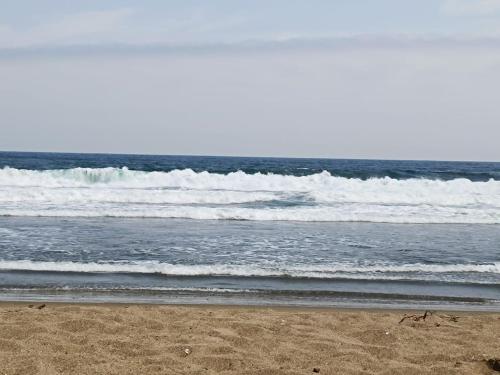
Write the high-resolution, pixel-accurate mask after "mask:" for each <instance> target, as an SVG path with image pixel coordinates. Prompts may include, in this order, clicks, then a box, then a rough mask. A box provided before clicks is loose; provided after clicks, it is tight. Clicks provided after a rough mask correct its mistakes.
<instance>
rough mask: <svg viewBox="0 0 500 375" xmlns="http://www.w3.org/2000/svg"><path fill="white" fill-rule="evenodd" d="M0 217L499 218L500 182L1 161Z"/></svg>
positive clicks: (414, 220)
mask: <svg viewBox="0 0 500 375" xmlns="http://www.w3.org/2000/svg"><path fill="white" fill-rule="evenodd" d="M0 215H3V216H89V217H100V216H111V217H158V218H191V219H212V220H214V219H233V220H282V221H287V220H293V221H371V222H392V223H485V224H497V223H500V181H497V180H489V181H470V180H468V179H463V178H462V179H454V180H448V181H443V180H431V179H424V178H418V179H405V180H398V179H393V178H389V177H385V178H370V179H367V180H362V179H357V178H346V177H337V176H333V175H331V174H330V173H329V172H322V173H317V174H312V175H307V176H293V175H279V174H262V173H256V174H247V173H244V172H241V171H238V172H232V173H228V174H218V173H209V172H194V171H193V170H190V169H183V170H173V171H170V172H144V171H135V170H129V169H127V168H94V169H93V168H74V169H60V170H43V171H38V170H22V169H16V168H9V167H5V168H3V169H0Z"/></svg>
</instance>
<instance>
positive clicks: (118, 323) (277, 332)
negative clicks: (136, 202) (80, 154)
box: [0, 301, 500, 375]
mask: <svg viewBox="0 0 500 375" xmlns="http://www.w3.org/2000/svg"><path fill="white" fill-rule="evenodd" d="M0 317H1V319H0V332H1V336H0V372H1V373H5V374H16V373H22V374H37V373H44V374H73V373H89V374H90V373H99V374H117V375H118V374H121V375H122V374H136V373H148V374H165V373H167V374H169V373H176V374H220V373H223V374H248V375H250V374H262V375H263V374H271V375H285V374H292V375H298V374H306V373H313V370H314V369H317V370H319V371H320V374H338V373H341V374H348V375H349V374H353V375H354V374H366V375H368V374H384V375H389V374H403V373H404V374H436V373H439V374H493V372H492V371H491V370H490V369H489V368H488V366H487V360H488V359H494V358H500V349H499V348H498V345H496V342H497V341H496V340H497V339H498V337H497V335H496V332H499V330H500V313H492V312H471V311H467V312H463V311H462V312H457V311H447V312H445V311H434V312H433V313H430V314H427V315H426V316H425V317H424V311H423V310H382V309H380V310H379V309H361V308H360V309H357V308H356V309H349V308H324V307H321V308H317V307H294V306H273V307H267V306H241V305H159V304H118V303H97V304H96V303H94V304H91V303H82V302H74V303H57V302H42V301H37V302H35V303H28V302H6V301H0ZM404 317H407V318H405V319H403V318H404Z"/></svg>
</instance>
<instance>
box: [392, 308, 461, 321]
mask: <svg viewBox="0 0 500 375" xmlns="http://www.w3.org/2000/svg"><path fill="white" fill-rule="evenodd" d="M431 315H436V316H438V317H440V318H441V319H445V320H449V321H450V322H458V318H459V316H456V315H445V314H441V315H439V314H435V313H433V312H432V311H429V310H425V312H424V313H423V314H422V315H417V314H411V315H408V314H405V315H404V316H403V318H401V320H400V321H399V323H398V324H401V323H403V322H404V321H405V320H406V319H410V320H413V321H414V322H419V321H421V320H425V319H427V318H428V317H430V316H431Z"/></svg>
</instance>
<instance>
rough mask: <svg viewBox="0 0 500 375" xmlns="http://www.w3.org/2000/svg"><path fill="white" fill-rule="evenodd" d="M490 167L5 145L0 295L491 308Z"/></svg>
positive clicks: (497, 252)
mask: <svg viewBox="0 0 500 375" xmlns="http://www.w3.org/2000/svg"><path fill="white" fill-rule="evenodd" d="M124 167H125V168H124ZM499 178H500V163H473V162H423V161H380V160H328V159H282V158H223V157H192V156H143V155H86V154H40V153H0V298H3V299H37V298H52V299H54V300H74V299H77V300H82V299H83V300H88V301H90V300H98V301H109V300H114V301H143V302H144V301H145V302H169V303H176V302H190V303H251V304H306V305H341V306H392V307H408V306H412V307H421V306H426V307H435V308H439V307H445V308H450V307H454V308H469V309H470V308H472V309H478V310H479V309H500V226H499V223H500V182H499Z"/></svg>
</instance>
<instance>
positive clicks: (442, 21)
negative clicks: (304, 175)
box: [0, 0, 500, 161]
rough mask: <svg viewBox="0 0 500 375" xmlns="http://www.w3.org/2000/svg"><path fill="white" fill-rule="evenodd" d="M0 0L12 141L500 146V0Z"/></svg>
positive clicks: (27, 146)
mask: <svg viewBox="0 0 500 375" xmlns="http://www.w3.org/2000/svg"><path fill="white" fill-rule="evenodd" d="M0 7H1V12H0V150H19V151H21V150H24V151H72V152H116V153H150V154H198V155H208V154H210V155H251V156H297V157H353V158H390V159H442V160H443V159H445V160H493V161H500V99H498V98H499V97H500V0H414V1H409V0H406V1H405V0H379V1H372V0H366V1H361V0H360V1H356V0H345V1H340V0H339V1H332V0H328V1H327V0H325V1H319V0H317V1H313V0H308V1H306V0H304V1H297V0H296V1H293V0H283V1H273V0H268V1H236V0H227V1H216V0H213V1H210V2H208V1H188V0H182V1H181V0H180V1H173V0H170V1H162V0H157V1H153V0H140V1H126V0H122V1H113V0H108V1H102V0H96V1H93V0H86V1H83V0H71V1H55V0H53V1H48V0H31V1H28V0H17V1H7V0H0Z"/></svg>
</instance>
